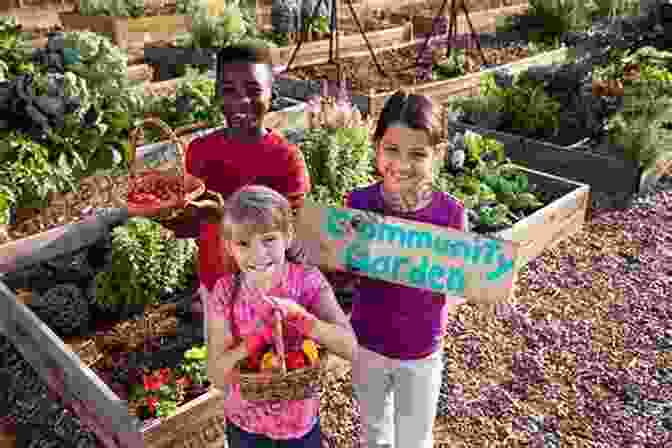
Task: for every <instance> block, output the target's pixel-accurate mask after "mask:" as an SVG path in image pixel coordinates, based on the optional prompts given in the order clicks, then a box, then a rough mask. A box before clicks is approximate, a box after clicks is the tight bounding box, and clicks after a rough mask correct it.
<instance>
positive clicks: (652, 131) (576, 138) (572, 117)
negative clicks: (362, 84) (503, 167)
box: [449, 59, 672, 208]
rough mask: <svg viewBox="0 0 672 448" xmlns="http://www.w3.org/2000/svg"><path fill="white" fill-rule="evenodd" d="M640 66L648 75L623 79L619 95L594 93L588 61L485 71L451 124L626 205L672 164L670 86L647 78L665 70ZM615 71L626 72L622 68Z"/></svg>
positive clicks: (600, 200)
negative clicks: (517, 72)
mask: <svg viewBox="0 0 672 448" xmlns="http://www.w3.org/2000/svg"><path fill="white" fill-rule="evenodd" d="M638 67H639V66H638ZM638 70H639V69H638ZM641 70H642V73H646V75H644V74H642V76H643V77H642V78H641V80H640V79H639V74H637V78H636V79H635V78H633V79H630V80H626V86H625V95H624V94H623V93H620V97H619V96H613V95H614V94H613V93H611V95H612V96H603V95H599V94H596V93H595V89H594V88H593V89H592V91H591V85H590V82H591V81H590V75H591V74H592V75H593V76H594V64H593V63H592V61H591V60H590V59H586V60H583V61H580V62H572V63H567V64H564V65H558V66H539V67H534V69H532V68H530V70H529V71H528V72H527V73H524V74H522V76H520V77H513V76H511V75H509V74H506V73H501V72H500V73H496V74H494V76H493V75H488V76H486V77H483V79H482V94H481V96H479V97H472V98H462V99H454V100H453V101H451V103H452V104H449V107H450V109H453V111H452V112H451V114H453V115H452V116H451V117H450V121H451V122H450V123H449V128H450V129H451V130H453V131H464V130H466V129H469V130H472V131H475V132H478V133H484V134H487V135H489V136H491V137H493V138H496V139H497V140H499V141H501V142H502V143H504V144H505V147H506V152H507V155H508V156H509V157H510V158H511V159H512V160H513V161H514V162H515V163H519V164H522V165H524V166H527V167H529V168H532V169H536V170H540V171H543V172H549V173H552V174H555V175H557V176H561V177H564V178H568V179H573V180H576V181H579V182H583V183H587V184H590V185H591V187H592V191H593V198H594V199H595V200H596V202H597V205H600V206H605V207H614V208H624V207H627V206H628V205H629V204H630V201H631V200H632V199H633V197H634V195H635V194H637V193H642V194H646V193H647V192H648V191H649V190H650V189H651V187H652V186H654V185H655V184H656V183H657V181H658V179H659V178H660V177H661V176H662V175H663V174H664V173H665V171H666V170H667V169H668V167H669V165H670V163H672V162H670V159H672V154H671V152H670V151H669V150H666V149H668V148H669V142H670V141H671V140H672V133H671V132H670V131H669V127H670V126H672V115H670V114H671V113H672V109H670V105H671V104H672V101H670V100H669V95H670V93H669V92H670V91H669V88H668V89H665V88H664V82H662V81H656V80H655V79H657V78H652V79H651V80H648V79H649V78H644V76H647V77H651V76H653V75H652V74H651V73H654V74H655V76H665V75H664V73H665V72H664V71H662V70H661V71H659V72H655V71H654V72H651V71H652V70H654V69H653V68H651V66H644V65H642V68H641ZM611 71H612V72H613V71H615V72H618V73H620V75H618V73H617V75H616V76H617V77H618V76H622V73H623V70H622V69H621V68H619V67H618V66H615V67H614V68H613V70H611ZM637 73H639V71H637ZM632 76H634V75H632ZM667 76H671V75H669V73H668V74H667ZM586 79H587V80H586ZM647 80H648V81H647ZM621 90H622V91H623V87H622V84H621ZM653 92H655V93H653ZM523 104H525V105H527V104H529V106H525V107H522V106H520V105H523ZM455 112H456V114H454V113H455ZM622 132H624V133H625V136H626V138H623V136H622V134H621V133H622ZM632 136H636V137H634V138H633V137H632ZM640 140H641V141H640ZM654 151H655V152H654Z"/></svg>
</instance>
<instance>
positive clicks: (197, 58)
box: [144, 23, 413, 67]
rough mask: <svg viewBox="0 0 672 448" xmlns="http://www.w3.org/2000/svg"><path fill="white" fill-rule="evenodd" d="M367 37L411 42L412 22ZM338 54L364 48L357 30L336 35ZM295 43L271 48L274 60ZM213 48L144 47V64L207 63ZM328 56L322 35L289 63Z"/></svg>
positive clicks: (283, 59)
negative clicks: (346, 34)
mask: <svg viewBox="0 0 672 448" xmlns="http://www.w3.org/2000/svg"><path fill="white" fill-rule="evenodd" d="M366 38H367V39H368V41H369V43H370V44H371V46H372V47H373V48H379V47H387V46H390V45H399V44H403V43H408V42H413V25H411V24H410V23H406V24H404V25H402V26H398V27H395V28H390V29H387V30H383V31H372V32H369V33H366ZM338 47H339V56H340V57H341V58H343V57H348V56H349V55H351V54H356V53H358V52H361V51H363V50H366V49H367V46H366V42H365V41H364V38H363V37H362V36H361V35H360V34H352V35H348V36H339V39H338ZM295 48H296V45H289V46H286V47H278V48H273V49H271V59H272V61H273V64H275V65H280V66H284V65H287V63H288V62H289V58H290V57H291V56H292V53H293V52H294V49H295ZM215 51H216V49H190V48H171V47H163V48H161V47H146V48H145V51H144V55H145V57H144V59H145V62H146V63H147V64H151V65H160V64H168V65H171V66H174V65H179V64H209V63H211V62H212V57H213V54H215ZM328 59H329V39H323V40H318V41H312V42H305V43H303V44H301V48H300V49H299V51H298V52H297V53H296V57H295V58H294V61H293V62H292V67H300V66H306V65H314V64H320V63H324V62H326V61H327V60H328Z"/></svg>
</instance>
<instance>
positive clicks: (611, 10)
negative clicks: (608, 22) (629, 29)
mask: <svg viewBox="0 0 672 448" xmlns="http://www.w3.org/2000/svg"><path fill="white" fill-rule="evenodd" d="M587 9H588V11H589V14H590V16H591V17H592V18H597V17H622V16H638V15H639V1H638V0H591V1H590V2H589V3H588V6H587Z"/></svg>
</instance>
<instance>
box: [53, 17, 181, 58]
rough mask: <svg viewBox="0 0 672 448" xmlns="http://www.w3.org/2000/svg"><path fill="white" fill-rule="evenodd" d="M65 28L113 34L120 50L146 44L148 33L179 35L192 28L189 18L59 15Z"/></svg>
mask: <svg viewBox="0 0 672 448" xmlns="http://www.w3.org/2000/svg"><path fill="white" fill-rule="evenodd" d="M59 19H60V21H61V23H62V24H63V26H64V27H65V28H66V29H69V30H92V31H96V32H106V33H110V34H112V41H113V43H114V44H115V45H117V46H119V47H120V48H124V49H126V48H129V47H133V46H134V45H136V46H137V44H134V43H133V42H141V43H144V42H145V41H146V39H145V35H146V33H151V32H157V33H163V34H162V36H163V35H164V34H166V33H172V34H175V33H179V32H182V31H188V30H189V28H190V27H191V17H188V16H152V17H142V18H137V19H133V18H128V17H108V16H82V15H79V14H76V13H59Z"/></svg>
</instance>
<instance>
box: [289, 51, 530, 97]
mask: <svg viewBox="0 0 672 448" xmlns="http://www.w3.org/2000/svg"><path fill="white" fill-rule="evenodd" d="M419 51H420V49H419V48H417V47H416V45H415V44H411V45H407V46H404V47H402V48H393V49H388V50H384V51H379V52H377V53H376V60H377V61H378V63H379V64H380V65H381V66H382V68H383V70H384V71H385V73H386V74H387V77H386V76H383V75H381V74H380V73H379V72H378V70H377V68H376V65H375V64H374V62H373V58H372V57H371V55H368V56H364V57H356V58H343V59H341V60H340V61H339V63H340V66H341V70H342V74H343V78H344V79H346V80H347V82H348V83H349V88H350V91H351V92H352V93H353V94H360V95H368V94H370V93H371V92H370V90H371V89H372V90H373V93H382V92H388V91H393V90H396V89H398V88H400V87H402V86H410V85H413V84H415V80H416V76H417V69H416V68H415V63H416V58H417V54H418V52H419ZM433 53H434V60H435V62H438V63H443V62H445V61H446V58H445V53H446V50H445V49H443V50H434V52H433ZM483 54H484V56H485V58H486V61H487V63H488V64H507V63H510V62H514V61H519V60H521V59H524V58H526V57H527V56H528V51H527V49H526V48H484V49H483ZM465 56H466V62H465V71H466V73H467V74H470V73H476V72H478V71H480V69H481V64H483V60H482V59H481V56H480V53H479V52H478V50H475V49H466V50H465ZM288 76H289V77H290V78H294V79H303V80H332V81H335V80H336V79H337V77H336V67H335V66H333V65H329V64H321V65H313V66H310V67H301V68H295V69H292V70H290V71H289V73H288Z"/></svg>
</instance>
